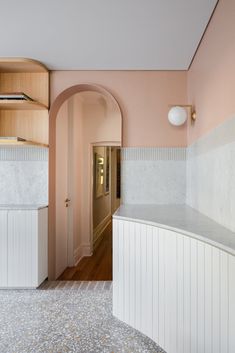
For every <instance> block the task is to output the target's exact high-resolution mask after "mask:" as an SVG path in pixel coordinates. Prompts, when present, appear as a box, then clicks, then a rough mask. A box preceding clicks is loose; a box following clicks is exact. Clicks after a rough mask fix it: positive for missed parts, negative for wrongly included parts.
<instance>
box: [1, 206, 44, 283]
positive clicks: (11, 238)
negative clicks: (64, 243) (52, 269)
mask: <svg viewBox="0 0 235 353" xmlns="http://www.w3.org/2000/svg"><path fill="white" fill-rule="evenodd" d="M47 217H48V209H47V208H42V209H39V210H36V209H35V210H28V209H27V210H0V288H37V287H38V286H39V285H40V284H41V283H42V282H43V281H44V280H45V279H46V278H47V276H48V269H47V268H48V265H47V264H48V250H47V247H48V246H47V243H48V239H47V238H48V231H47V225H48V219H47Z"/></svg>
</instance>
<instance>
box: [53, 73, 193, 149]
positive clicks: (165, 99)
mask: <svg viewBox="0 0 235 353" xmlns="http://www.w3.org/2000/svg"><path fill="white" fill-rule="evenodd" d="M186 80H187V77H186V72H185V71H52V73H51V103H53V101H54V99H55V98H56V97H57V96H58V94H59V93H61V92H62V91H63V90H65V89H66V88H68V87H70V86H73V85H75V84H79V83H95V84H98V85H101V86H103V87H105V88H106V89H107V90H108V91H110V93H112V94H113V95H114V97H115V98H116V99H117V100H118V102H119V104H120V106H121V109H122V112H123V146H127V147H130V146H146V147H148V146H186V144H187V127H186V126H183V127H179V128H176V127H173V126H171V125H170V124H169V122H168V120H167V113H168V109H169V108H168V105H169V104H171V103H172V104H174V103H181V104H182V103H185V102H186V99H187V85H186V83H187V81H186Z"/></svg>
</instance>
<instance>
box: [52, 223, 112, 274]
mask: <svg viewBox="0 0 235 353" xmlns="http://www.w3.org/2000/svg"><path fill="white" fill-rule="evenodd" d="M59 280H60V281H111V280H112V225H111V223H110V226H108V227H107V228H106V230H105V232H104V237H103V239H102V241H101V242H100V244H99V245H98V247H97V248H96V250H95V251H94V253H93V255H92V256H89V257H84V258H83V259H82V260H81V261H80V262H79V264H78V265H77V266H76V267H70V268H67V269H66V270H65V271H64V272H63V273H62V275H61V276H60V277H59Z"/></svg>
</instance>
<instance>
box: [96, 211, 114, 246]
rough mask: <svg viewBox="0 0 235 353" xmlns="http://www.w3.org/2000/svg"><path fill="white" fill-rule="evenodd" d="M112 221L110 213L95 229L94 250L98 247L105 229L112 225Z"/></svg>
mask: <svg viewBox="0 0 235 353" xmlns="http://www.w3.org/2000/svg"><path fill="white" fill-rule="evenodd" d="M111 221H112V216H111V214H108V216H107V217H105V218H104V219H103V221H102V222H101V223H100V224H99V225H98V226H97V227H96V228H95V229H94V233H93V250H94V249H95V248H97V246H98V245H99V243H100V242H101V240H102V239H103V234H104V231H105V229H106V228H107V227H108V226H109V225H110V223H111Z"/></svg>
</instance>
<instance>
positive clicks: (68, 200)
mask: <svg viewBox="0 0 235 353" xmlns="http://www.w3.org/2000/svg"><path fill="white" fill-rule="evenodd" d="M70 201H71V200H70V199H68V198H67V199H66V200H64V203H65V207H69V202H70Z"/></svg>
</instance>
